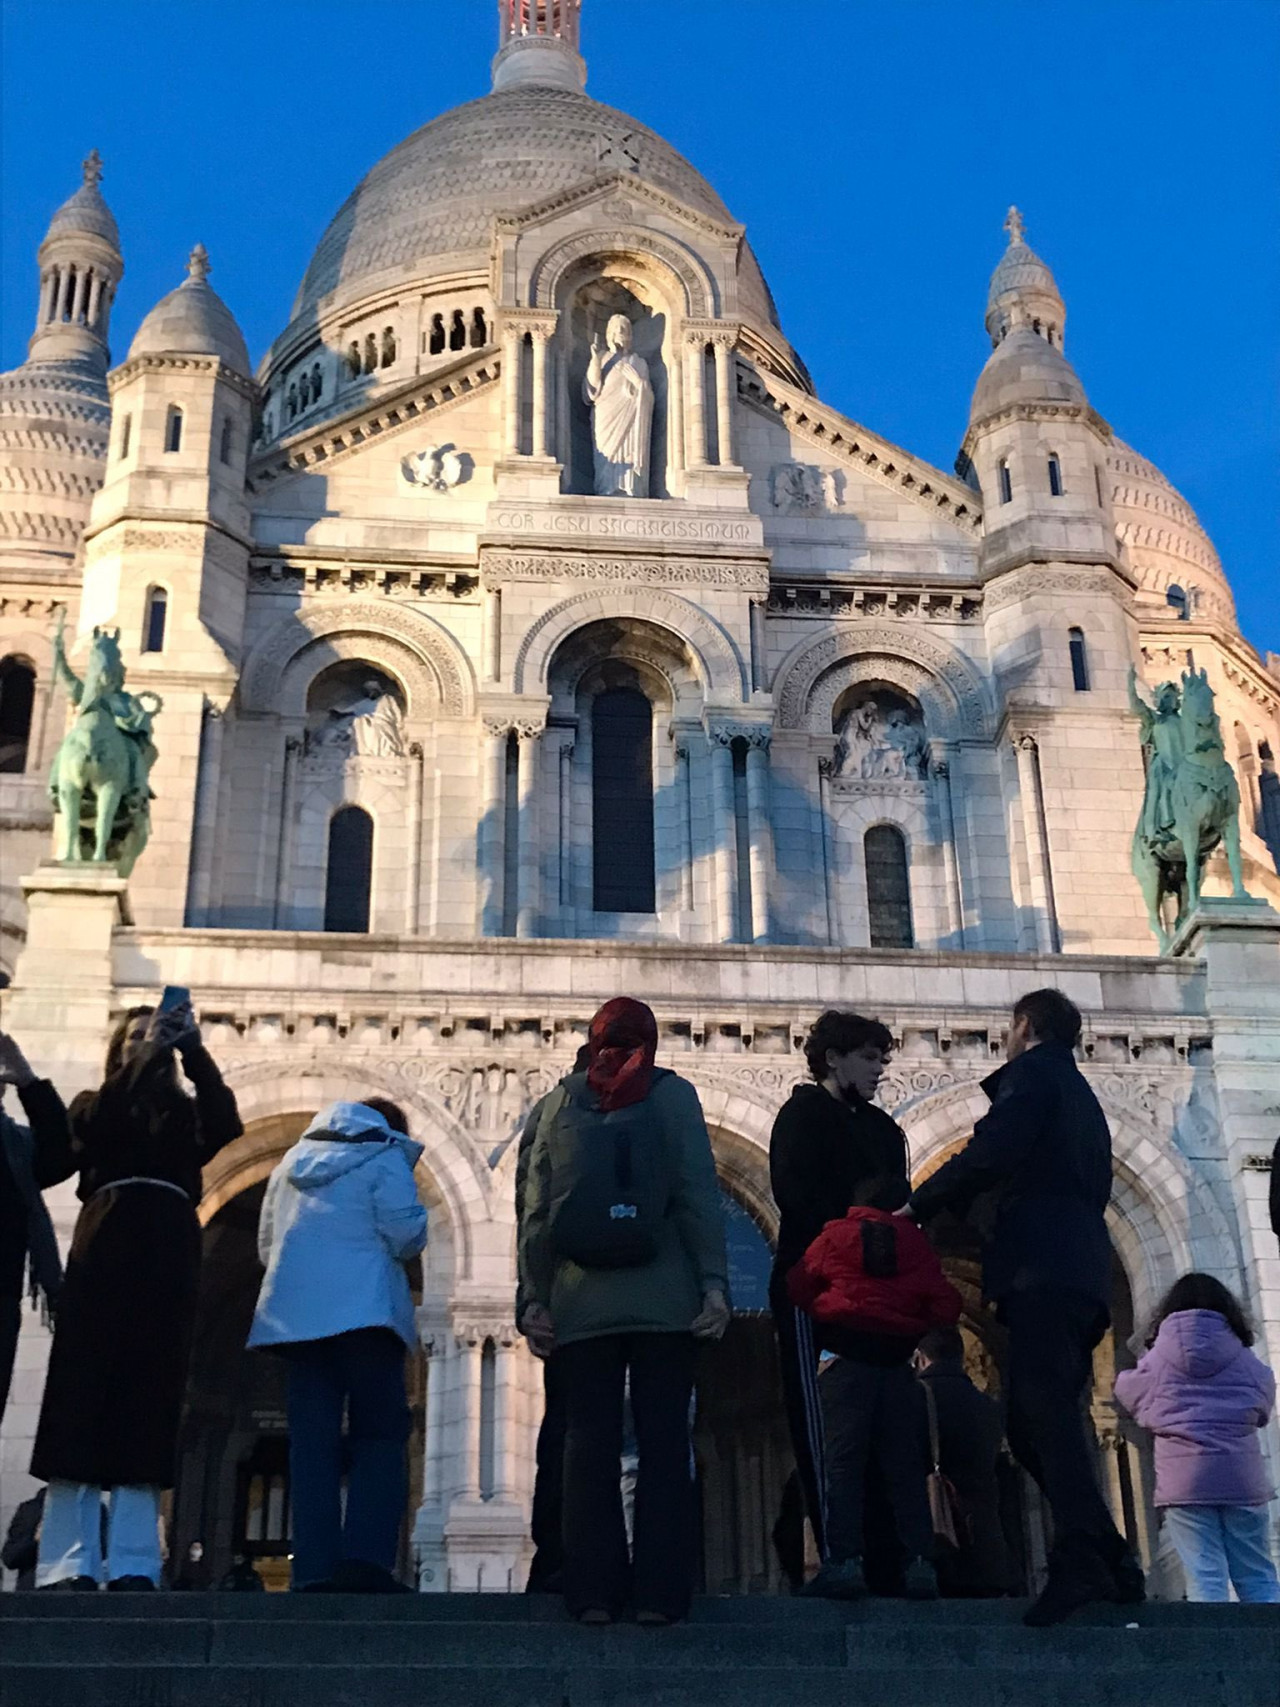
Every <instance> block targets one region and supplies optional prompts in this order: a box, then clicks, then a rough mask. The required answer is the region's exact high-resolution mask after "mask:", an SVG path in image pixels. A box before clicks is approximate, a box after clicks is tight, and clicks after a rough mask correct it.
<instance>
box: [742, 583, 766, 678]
mask: <svg viewBox="0 0 1280 1707" xmlns="http://www.w3.org/2000/svg"><path fill="white" fill-rule="evenodd" d="M747 619H748V622H749V623H750V634H751V691H752V693H763V692H764V691H765V683H766V679H767V677H768V673H769V662H768V648H767V643H766V640H765V622H764V619H765V601H764V599H752V601H751V603H750V605H749V607H748V613H747Z"/></svg>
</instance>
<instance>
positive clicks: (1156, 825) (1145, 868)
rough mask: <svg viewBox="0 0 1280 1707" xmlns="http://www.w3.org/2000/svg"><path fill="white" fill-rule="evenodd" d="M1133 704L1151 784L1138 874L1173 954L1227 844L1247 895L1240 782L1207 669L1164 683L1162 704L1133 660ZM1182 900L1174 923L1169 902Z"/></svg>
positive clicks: (1137, 844)
mask: <svg viewBox="0 0 1280 1707" xmlns="http://www.w3.org/2000/svg"><path fill="white" fill-rule="evenodd" d="M1129 705H1130V707H1131V709H1132V711H1133V713H1134V715H1135V716H1136V717H1137V718H1138V719H1139V722H1140V723H1141V726H1142V745H1143V748H1144V750H1145V752H1146V755H1147V787H1146V793H1145V794H1144V796H1143V800H1142V816H1141V817H1140V818H1139V820H1138V827H1137V829H1136V830H1135V831H1134V833H1133V874H1134V876H1135V877H1136V878H1137V879H1138V882H1139V883H1140V884H1141V886H1142V893H1143V896H1144V897H1145V899H1146V903H1147V913H1148V916H1149V917H1150V920H1151V928H1152V930H1153V931H1154V932H1155V934H1156V937H1157V938H1158V940H1159V943H1160V948H1161V951H1162V952H1164V953H1167V952H1168V950H1169V948H1170V945H1171V944H1172V942H1173V938H1174V936H1175V935H1176V933H1177V931H1178V929H1179V927H1180V926H1181V925H1182V924H1183V923H1184V922H1185V921H1186V920H1187V919H1188V918H1190V916H1191V915H1192V913H1194V912H1195V910H1196V908H1197V907H1198V906H1199V905H1200V884H1201V879H1202V877H1203V875H1204V868H1205V865H1206V863H1207V861H1208V858H1209V855H1210V854H1211V853H1212V852H1213V850H1214V849H1215V848H1216V847H1217V846H1218V844H1219V843H1222V844H1223V845H1224V846H1225V848H1226V852H1227V865H1228V867H1229V868H1230V871H1231V887H1232V894H1233V896H1234V897H1235V899H1237V900H1243V899H1247V895H1246V891H1245V886H1244V876H1243V873H1242V870H1241V866H1240V786H1239V784H1238V783H1237V781H1236V776H1235V772H1234V771H1233V770H1232V768H1231V766H1230V764H1229V763H1228V762H1227V756H1226V750H1225V748H1224V746H1223V741H1222V728H1221V725H1220V724H1219V722H1218V713H1217V711H1216V710H1215V709H1214V704H1213V689H1212V688H1211V687H1210V686H1209V678H1208V675H1207V673H1206V672H1205V671H1204V670H1184V671H1183V673H1182V688H1181V690H1179V688H1178V687H1177V685H1176V683H1174V682H1162V683H1161V684H1160V686H1159V687H1158V688H1157V689H1156V693H1155V704H1154V705H1149V704H1148V703H1147V701H1146V700H1145V699H1144V698H1143V697H1142V696H1141V695H1140V694H1139V692H1138V674H1137V671H1136V670H1135V669H1134V667H1133V666H1132V665H1130V667H1129ZM1170 898H1173V900H1174V901H1175V902H1176V904H1177V913H1176V916H1175V918H1174V922H1173V925H1172V926H1171V927H1170V926H1169V925H1168V924H1167V923H1166V917H1167V908H1166V905H1165V903H1166V901H1167V900H1168V899H1170Z"/></svg>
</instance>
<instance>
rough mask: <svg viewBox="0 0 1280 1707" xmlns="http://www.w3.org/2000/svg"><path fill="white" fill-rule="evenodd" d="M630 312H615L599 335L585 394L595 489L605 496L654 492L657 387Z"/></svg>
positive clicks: (626, 495)
mask: <svg viewBox="0 0 1280 1707" xmlns="http://www.w3.org/2000/svg"><path fill="white" fill-rule="evenodd" d="M633 337H634V334H633V332H632V329H631V322H630V320H628V319H627V316H626V315H625V314H611V315H610V316H609V319H608V322H607V324H606V326H605V335H604V339H603V340H601V339H600V338H599V337H597V338H594V339H593V340H592V344H591V359H590V361H589V362H588V363H587V372H586V377H585V378H584V380H583V382H582V395H583V397H584V398H585V399H586V401H587V403H588V405H589V406H590V409H591V445H592V451H593V453H594V461H595V491H596V495H597V497H600V498H647V497H648V496H649V441H650V437H651V435H652V430H653V385H652V382H651V381H650V379H649V364H648V362H646V361H645V359H644V357H643V356H642V355H639V354H637V352H636V351H635V349H633V347H632V343H633Z"/></svg>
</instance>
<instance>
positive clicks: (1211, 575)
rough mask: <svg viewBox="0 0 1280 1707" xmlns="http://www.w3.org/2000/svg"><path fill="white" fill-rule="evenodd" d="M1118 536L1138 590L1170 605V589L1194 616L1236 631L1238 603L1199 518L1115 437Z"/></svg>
mask: <svg viewBox="0 0 1280 1707" xmlns="http://www.w3.org/2000/svg"><path fill="white" fill-rule="evenodd" d="M1107 471H1108V473H1109V474H1110V476H1111V502H1112V507H1113V509H1114V511H1115V519H1116V535H1117V537H1118V538H1119V540H1120V542H1121V544H1122V545H1123V546H1124V547H1125V550H1126V551H1127V553H1128V557H1129V563H1130V567H1131V568H1132V569H1133V571H1134V573H1135V574H1136V576H1137V579H1138V585H1139V587H1140V588H1141V589H1142V590H1143V591H1144V592H1147V593H1150V594H1154V595H1157V596H1158V599H1159V601H1160V603H1161V604H1164V603H1166V602H1167V599H1168V593H1169V589H1170V587H1175V586H1176V587H1181V588H1182V590H1183V592H1184V593H1185V594H1186V595H1187V601H1188V607H1189V610H1190V614H1192V615H1195V614H1200V615H1203V616H1210V617H1216V618H1218V619H1219V620H1220V621H1223V622H1227V623H1229V624H1231V625H1232V626H1233V627H1234V626H1235V621H1236V612H1235V601H1234V600H1233V598H1232V596H1231V588H1230V586H1229V584H1228V582H1227V577H1226V575H1225V573H1224V572H1223V568H1222V563H1221V560H1220V559H1219V557H1218V553H1217V552H1216V551H1215V550H1214V547H1213V542H1212V540H1210V538H1209V536H1208V534H1207V533H1206V532H1205V531H1204V528H1203V527H1202V526H1201V525H1200V519H1199V517H1198V516H1197V515H1196V513H1195V511H1194V510H1193V509H1192V508H1191V505H1190V504H1189V503H1188V502H1187V500H1186V499H1185V498H1184V497H1183V496H1182V494H1181V492H1179V491H1178V490H1177V488H1176V487H1175V486H1173V485H1172V484H1171V483H1170V482H1169V481H1168V480H1166V479H1165V477H1164V475H1163V474H1161V472H1160V470H1159V469H1158V468H1157V467H1156V465H1155V464H1154V463H1153V462H1149V461H1148V460H1147V458H1146V457H1145V456H1142V455H1140V454H1139V453H1138V452H1137V451H1136V450H1134V449H1133V448H1132V446H1130V445H1127V444H1125V443H1123V441H1122V440H1120V439H1113V440H1112V441H1111V444H1110V446H1109V447H1108V450H1107Z"/></svg>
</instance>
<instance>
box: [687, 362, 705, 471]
mask: <svg viewBox="0 0 1280 1707" xmlns="http://www.w3.org/2000/svg"><path fill="white" fill-rule="evenodd" d="M684 349H685V389H686V391H687V393H688V398H689V404H688V415H687V417H686V426H685V434H686V450H685V462H686V463H687V465H688V466H689V467H690V468H705V467H706V465H707V405H706V350H707V340H706V336H705V334H704V333H702V332H688V333H686V334H685V342H684Z"/></svg>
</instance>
